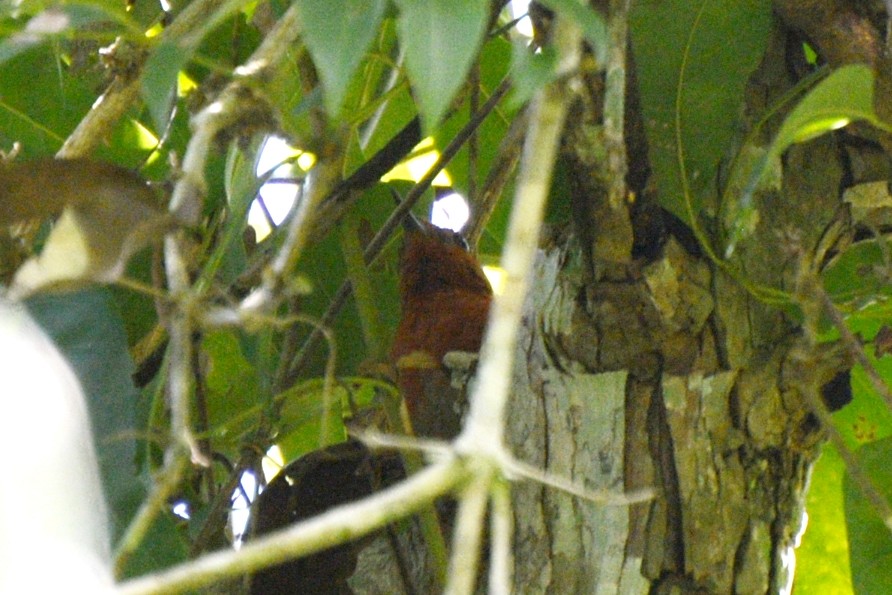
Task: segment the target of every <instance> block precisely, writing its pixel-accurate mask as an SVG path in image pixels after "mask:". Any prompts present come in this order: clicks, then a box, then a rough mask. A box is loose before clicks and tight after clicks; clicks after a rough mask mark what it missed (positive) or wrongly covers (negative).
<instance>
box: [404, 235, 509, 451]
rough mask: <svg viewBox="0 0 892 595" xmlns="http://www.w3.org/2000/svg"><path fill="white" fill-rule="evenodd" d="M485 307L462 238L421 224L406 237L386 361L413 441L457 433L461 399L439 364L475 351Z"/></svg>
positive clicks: (480, 278)
mask: <svg viewBox="0 0 892 595" xmlns="http://www.w3.org/2000/svg"><path fill="white" fill-rule="evenodd" d="M491 302H492V287H491V286H490V284H489V281H488V280H487V278H486V276H485V275H484V274H483V269H482V268H481V267H480V263H479V262H478V261H477V259H476V258H475V257H474V255H472V254H471V253H470V252H469V251H468V250H467V245H466V244H465V242H464V239H463V238H462V237H461V236H460V235H458V234H456V233H454V232H452V231H449V230H444V229H439V228H437V227H434V226H433V225H430V224H426V223H424V224H421V225H420V229H416V230H412V231H410V230H407V232H406V237H405V244H404V246H403V253H402V258H401V263H400V306H401V319H400V323H399V326H398V327H397V330H396V337H395V339H394V343H393V349H392V350H391V359H392V361H393V362H394V364H395V365H396V368H397V381H398V385H399V387H400V391H401V392H402V394H403V398H404V399H405V400H406V405H407V407H408V410H409V418H410V419H411V422H412V428H413V431H414V432H415V435H417V436H425V437H431V438H446V439H449V438H453V437H455V436H456V435H457V434H458V432H459V431H460V429H461V411H460V408H459V406H460V404H459V399H460V396H461V395H460V393H459V391H457V390H456V389H454V388H452V386H451V383H450V374H449V370H448V369H447V368H446V367H445V366H444V365H443V356H444V355H446V354H447V353H449V352H450V351H479V350H480V343H481V341H482V339H483V331H484V329H485V327H486V321H487V319H488V316H489V306H490V303H491Z"/></svg>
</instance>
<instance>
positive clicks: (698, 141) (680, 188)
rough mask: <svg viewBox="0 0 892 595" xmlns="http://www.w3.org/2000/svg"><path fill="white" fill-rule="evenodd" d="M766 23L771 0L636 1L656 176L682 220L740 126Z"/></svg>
mask: <svg viewBox="0 0 892 595" xmlns="http://www.w3.org/2000/svg"><path fill="white" fill-rule="evenodd" d="M770 24H771V3H770V2H768V0H741V1H739V0H700V1H698V2H696V3H691V2H688V1H686V0H659V1H657V0H645V1H643V2H636V3H634V5H633V8H632V14H631V22H630V32H631V35H632V42H633V48H634V51H635V62H636V65H637V73H638V81H639V87H640V90H641V104H642V108H643V112H644V113H643V115H644V123H645V126H646V129H647V135H648V142H649V149H650V162H651V165H652V167H653V170H654V178H655V180H654V181H655V182H656V184H657V188H658V190H659V196H660V202H661V203H662V204H663V206H665V207H666V208H668V209H669V210H671V211H672V212H673V213H675V214H676V215H678V216H679V217H681V218H682V219H683V220H685V221H689V220H690V215H696V214H697V212H698V211H699V210H700V206H701V204H702V201H703V199H704V197H706V196H708V195H709V194H710V193H713V192H714V191H715V188H716V183H715V177H716V171H717V168H718V165H719V161H720V160H721V159H722V157H723V155H725V154H726V153H727V151H728V150H729V148H731V146H732V144H733V142H734V140H735V138H736V135H737V134H738V132H739V131H738V128H737V122H738V121H739V114H740V106H741V103H742V95H743V90H744V87H745V85H746V82H747V80H748V78H749V76H750V74H751V73H752V71H753V70H754V69H755V67H756V65H757V64H758V62H759V59H760V58H761V56H762V53H763V52H764V49H765V42H766V39H767V35H768V31H769V27H770ZM679 85H681V90H679ZM676 100H677V102H676ZM676 118H678V120H679V122H678V124H679V126H680V129H679V130H678V136H676ZM680 162H681V163H683V164H684V173H685V174H686V181H687V182H688V183H689V184H690V196H688V197H685V187H684V184H683V183H682V182H683V179H682V172H681V170H680ZM686 198H687V199H689V200H690V201H691V204H690V207H691V208H690V213H689V210H688V204H687V203H686Z"/></svg>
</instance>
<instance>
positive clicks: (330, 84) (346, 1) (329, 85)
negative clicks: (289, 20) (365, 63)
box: [295, 0, 387, 115]
mask: <svg viewBox="0 0 892 595" xmlns="http://www.w3.org/2000/svg"><path fill="white" fill-rule="evenodd" d="M386 7H387V3H386V2H385V1H384V0H330V1H329V2H317V1H315V0H299V1H298V2H296V3H295V8H296V9H297V12H298V15H299V16H300V20H301V25H302V27H301V28H302V34H303V38H304V41H306V44H307V48H308V49H309V51H310V54H311V55H312V56H313V62H314V63H315V64H316V69H317V70H318V71H319V77H320V78H321V79H322V86H323V88H324V89H325V107H326V109H327V110H328V112H329V113H330V114H332V115H337V113H338V112H339V111H340V108H341V105H342V104H343V101H344V96H345V95H346V93H347V86H348V84H349V82H350V79H351V77H352V76H353V73H354V72H355V71H356V67H357V66H358V65H359V63H360V61H361V60H362V58H363V56H364V55H365V51H366V49H367V48H368V47H369V44H371V42H372V40H373V39H374V38H375V32H376V31H377V29H378V24H379V23H380V22H381V18H382V17H383V16H384V10H385V8H386Z"/></svg>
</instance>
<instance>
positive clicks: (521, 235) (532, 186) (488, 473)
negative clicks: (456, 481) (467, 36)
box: [452, 17, 581, 592]
mask: <svg viewBox="0 0 892 595" xmlns="http://www.w3.org/2000/svg"><path fill="white" fill-rule="evenodd" d="M554 33H555V35H554V39H555V45H556V47H557V50H558V55H559V56H560V64H559V74H562V73H567V72H574V71H575V70H576V69H577V68H578V64H579V47H580V43H581V35H580V32H579V29H578V28H577V27H576V25H575V24H574V23H572V22H570V21H568V20H567V19H566V18H564V17H559V18H558V21H557V23H556V25H555V31H554ZM566 95H567V93H566V88H565V87H564V86H563V84H560V83H552V84H550V85H548V86H547V87H545V88H544V89H543V90H541V91H540V92H539V93H538V95H537V96H536V98H535V100H534V102H533V105H532V108H531V110H530V129H529V131H528V133H527V137H526V142H525V144H524V150H523V155H522V161H521V163H522V167H521V170H520V174H519V177H518V185H517V192H516V195H515V199H514V208H513V209H512V210H511V219H510V221H509V225H508V237H507V241H506V245H505V250H504V252H503V254H502V268H503V269H504V270H505V273H506V275H505V277H506V279H505V290H504V292H502V293H501V294H499V295H497V296H495V299H494V301H493V305H492V310H491V312H490V319H489V325H488V327H487V329H486V334H485V336H484V339H483V346H482V349H481V362H480V367H479V368H478V371H477V384H476V386H475V388H474V391H473V393H472V395H471V409H470V413H469V415H468V419H467V422H466V424H465V427H464V429H463V430H462V433H461V434H460V435H459V437H458V438H457V439H456V442H455V447H456V449H457V450H458V452H459V453H467V454H468V455H470V456H473V457H474V460H475V462H476V466H475V475H476V479H475V482H474V484H473V485H474V491H473V493H472V495H473V496H474V497H470V498H466V499H462V501H461V505H460V508H459V513H458V526H457V527H456V535H457V536H462V541H463V542H468V541H469V540H470V542H473V539H472V538H471V537H469V535H470V536H472V535H475V534H476V535H479V532H480V530H481V527H482V525H483V523H482V520H483V519H482V517H483V514H484V512H485V510H486V507H485V506H481V505H480V503H479V498H478V497H477V494H478V493H479V491H483V492H484V493H486V492H487V491H488V490H489V489H490V486H491V485H492V482H493V481H494V480H496V479H497V477H498V474H497V472H496V469H498V468H501V469H504V465H502V461H504V460H506V459H507V458H508V452H507V449H506V448H505V427H504V426H505V423H504V422H505V408H506V406H507V403H508V391H509V382H510V378H511V376H512V374H511V371H512V369H513V366H514V355H515V352H516V351H515V344H516V342H517V333H518V328H519V326H520V321H521V314H522V310H523V303H524V300H525V298H526V294H527V290H528V288H529V284H530V273H531V271H532V265H533V260H534V258H535V254H536V250H537V247H538V244H539V228H540V226H541V224H542V217H543V214H544V211H545V202H546V199H547V197H548V191H549V188H550V186H551V176H552V172H553V169H554V161H555V157H556V155H557V151H558V146H559V143H560V138H561V133H562V131H563V127H564V117H565V115H566V111H567V107H566V101H565V98H566ZM503 473H504V471H503ZM478 482H479V484H478ZM478 490H479V491H478ZM501 530H502V531H506V530H508V528H507V527H505V526H504V525H503V526H502V527H501ZM506 539H510V536H508V535H504V534H502V535H500V540H502V541H504V540H506ZM464 545H465V544H464V543H463V544H462V546H463V547H460V548H456V551H455V552H453V556H458V555H459V552H461V551H462V550H463V549H465V547H464ZM498 551H504V549H503V548H499V549H498ZM471 562H473V563H474V564H468V566H469V568H468V569H467V570H466V573H467V575H468V576H470V577H471V578H473V577H474V576H475V575H476V558H472V559H471ZM492 563H493V564H495V565H497V567H498V566H500V565H504V564H506V562H505V561H492ZM453 578H454V581H455V582H454V583H452V584H454V585H455V587H456V588H457V589H458V591H453V592H469V591H462V590H461V588H463V587H464V586H465V585H466V580H467V579H466V578H465V574H459V575H457V576H453Z"/></svg>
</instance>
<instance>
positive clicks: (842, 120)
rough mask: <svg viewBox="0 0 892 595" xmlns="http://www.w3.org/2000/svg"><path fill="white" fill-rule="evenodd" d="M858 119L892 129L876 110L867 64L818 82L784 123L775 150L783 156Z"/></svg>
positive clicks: (870, 71)
mask: <svg viewBox="0 0 892 595" xmlns="http://www.w3.org/2000/svg"><path fill="white" fill-rule="evenodd" d="M856 120H866V121H868V122H870V123H871V124H873V125H874V126H877V127H878V128H882V129H884V130H887V131H888V130H890V128H889V126H888V125H887V124H885V123H884V122H882V121H881V120H880V118H879V117H878V116H877V115H876V112H874V110H873V71H872V70H871V69H870V67H869V66H866V65H864V64H850V65H848V66H842V67H840V68H838V69H837V70H835V71H833V72H832V73H831V74H830V75H829V76H828V77H827V78H826V79H824V80H823V81H821V82H820V83H818V85H817V86H816V87H815V88H814V89H812V90H811V91H810V92H809V93H808V95H806V96H805V98H804V99H803V100H802V101H801V102H800V103H799V105H797V106H796V108H795V109H794V110H793V111H792V112H790V115H789V116H787V118H786V120H784V123H783V125H782V126H781V129H780V130H779V131H778V133H777V137H776V138H775V139H774V142H773V143H772V145H771V150H772V151H773V152H774V153H776V154H780V153H782V152H784V150H786V149H787V148H788V147H789V146H790V145H792V144H794V143H801V142H805V141H807V140H811V139H813V138H815V137H817V136H820V135H822V134H826V133H827V132H830V131H832V130H837V129H838V128H842V127H843V126H845V125H846V124H848V123H849V122H853V121H856Z"/></svg>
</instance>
